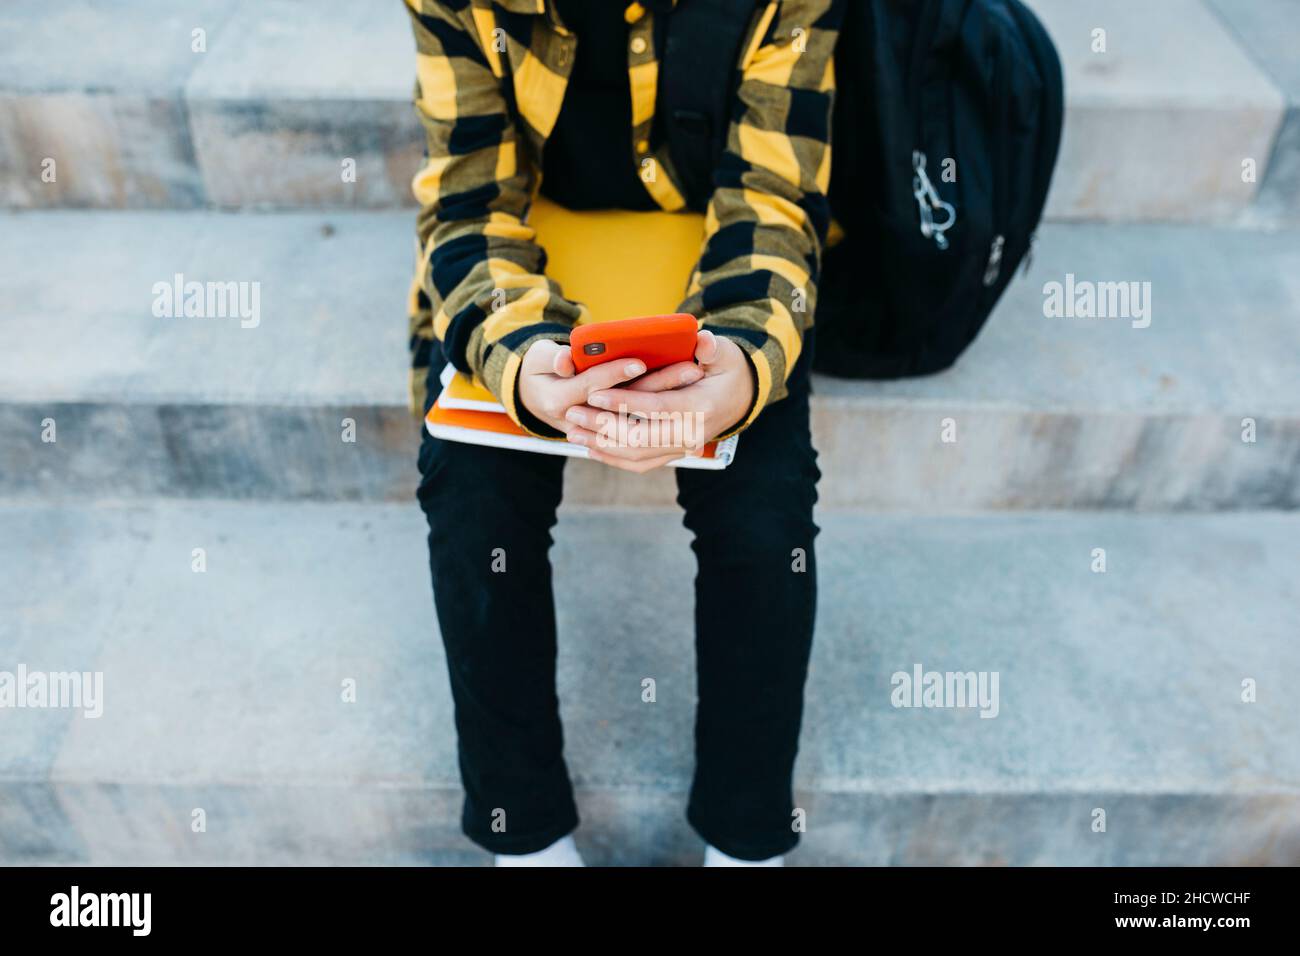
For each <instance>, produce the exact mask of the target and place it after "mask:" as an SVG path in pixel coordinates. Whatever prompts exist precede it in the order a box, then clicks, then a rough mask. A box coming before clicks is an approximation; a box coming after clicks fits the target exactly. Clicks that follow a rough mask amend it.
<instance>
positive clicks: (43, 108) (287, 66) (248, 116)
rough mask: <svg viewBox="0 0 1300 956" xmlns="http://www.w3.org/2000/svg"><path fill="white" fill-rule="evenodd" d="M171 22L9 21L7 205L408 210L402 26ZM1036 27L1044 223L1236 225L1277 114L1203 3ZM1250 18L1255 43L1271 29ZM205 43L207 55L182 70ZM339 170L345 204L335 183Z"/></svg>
mask: <svg viewBox="0 0 1300 956" xmlns="http://www.w3.org/2000/svg"><path fill="white" fill-rule="evenodd" d="M173 6H174V5H167V4H164V3H162V2H161V0H149V2H148V3H144V4H134V5H132V7H131V8H130V10H129V11H124V10H118V9H114V10H113V11H112V13H109V12H107V11H105V10H99V9H96V8H95V7H94V5H92V4H90V3H88V2H84V0H83V2H77V3H70V4H64V5H63V7H62V9H61V10H60V11H59V12H57V13H53V14H52V13H50V12H49V11H48V10H47V5H46V4H42V3H38V2H35V0H16V2H13V3H10V4H7V5H6V10H5V11H4V12H3V13H0V26H3V27H4V28H5V29H0V35H4V36H5V37H6V38H12V39H0V64H3V65H4V67H5V69H4V70H3V75H4V77H5V79H4V80H3V82H0V158H2V159H3V160H4V161H3V162H0V169H4V170H5V171H6V173H5V175H4V176H3V177H2V178H0V203H3V204H4V205H6V206H10V207H20V208H27V207H51V206H66V205H73V206H85V205H89V206H97V207H115V208H116V207H152V208H159V207H183V208H192V207H195V206H203V205H215V206H218V207H241V208H242V207H259V206H267V205H272V206H280V207H290V208H292V207H313V208H314V207H320V206H330V207H339V206H343V207H382V206H391V205H394V204H409V203H410V202H411V197H410V190H409V182H410V178H411V175H412V174H413V173H414V171H415V169H416V168H417V166H418V163H419V156H420V149H421V137H420V132H419V128H418V123H417V122H416V120H415V117H414V114H413V112H412V110H411V108H410V104H409V96H410V89H411V83H412V78H413V66H414V59H413V44H412V40H411V37H410V35H409V28H408V26H407V22H406V18H405V15H404V13H403V11H402V8H401V5H400V4H397V3H392V4H385V5H382V6H380V7H375V8H373V9H372V8H371V7H369V6H365V5H358V4H354V3H349V2H347V0H317V2H316V3H315V5H314V6H313V8H312V10H313V13H312V15H311V16H307V15H305V14H304V12H303V10H302V8H301V5H300V4H298V3H294V2H290V0H273V2H268V0H240V2H236V3H229V4H216V3H210V2H209V3H205V4H201V5H199V6H198V7H194V8H187V9H186V11H185V12H178V11H176V10H174V9H172V7H173ZM1032 6H1033V7H1034V8H1035V9H1036V10H1037V11H1038V12H1039V13H1040V14H1041V15H1042V17H1043V19H1044V21H1045V22H1046V25H1047V27H1048V29H1049V31H1050V32H1051V33H1052V34H1053V36H1054V37H1055V39H1056V41H1057V43H1058V45H1059V46H1060V49H1061V54H1062V59H1063V61H1064V64H1065V70H1066V78H1067V100H1068V106H1069V109H1068V115H1067V123H1066V132H1065V141H1064V144H1063V150H1062V156H1061V165H1060V169H1059V171H1058V173H1057V176H1056V185H1055V188H1054V190H1053V195H1052V197H1051V201H1050V203H1049V214H1050V215H1051V216H1053V217H1056V218H1066V219H1102V220H1120V221H1136V220H1177V221H1214V220H1222V219H1225V218H1231V217H1234V216H1236V215H1237V214H1239V213H1241V212H1242V211H1243V210H1244V209H1246V208H1247V207H1248V205H1249V203H1250V202H1251V199H1252V197H1253V196H1254V194H1255V191H1256V187H1255V185H1254V184H1252V183H1243V182H1242V179H1241V161H1242V159H1243V158H1247V157H1251V158H1255V159H1256V160H1257V161H1258V164H1259V172H1260V174H1261V177H1262V176H1263V175H1264V173H1265V171H1266V169H1267V167H1268V160H1269V150H1270V145H1271V144H1272V142H1273V138H1274V135H1275V133H1276V131H1277V129H1278V127H1279V124H1280V122H1281V118H1282V114H1283V110H1284V107H1283V97H1282V95H1281V93H1279V92H1278V88H1277V85H1276V84H1275V83H1274V81H1272V80H1270V78H1269V76H1268V74H1269V72H1270V71H1269V69H1268V68H1267V64H1265V66H1264V68H1261V67H1260V66H1259V65H1257V64H1256V63H1255V62H1253V61H1252V59H1251V57H1250V56H1248V55H1247V53H1246V52H1245V51H1244V50H1243V49H1242V45H1241V44H1240V43H1238V41H1237V40H1236V39H1235V38H1234V34H1233V32H1232V31H1231V30H1230V28H1229V27H1228V26H1225V24H1224V23H1222V22H1221V21H1220V20H1219V19H1218V18H1216V17H1215V16H1214V15H1212V14H1211V13H1210V12H1209V9H1208V8H1207V7H1206V6H1205V4H1204V3H1203V2H1202V0H1148V2H1145V3H1140V4H1138V3H1129V2H1125V0H1095V2H1093V3H1090V4H1078V3H1074V2H1072V0H1032ZM1272 9H1273V8H1270V11H1271V10H1272ZM1245 16H1246V18H1248V19H1249V18H1253V20H1254V21H1255V22H1259V23H1265V24H1266V23H1267V22H1268V18H1269V17H1270V16H1272V13H1271V12H1270V13H1264V14H1247V15H1245ZM200 26H201V27H203V28H204V29H206V30H207V40H208V43H207V50H206V52H205V53H202V54H195V53H192V52H191V51H190V44H191V31H192V30H193V29H195V28H196V27H200ZM1096 28H1103V29H1105V30H1106V31H1107V43H1108V46H1107V50H1108V52H1106V53H1105V54H1095V53H1093V52H1092V50H1091V43H1092V31H1093V30H1094V29H1096ZM1274 46H1275V47H1276V48H1278V49H1280V50H1282V51H1285V50H1286V49H1287V47H1286V46H1285V45H1284V44H1281V43H1280V42H1277V41H1274ZM123 50H130V51H131V55H130V56H123V55H122V51H123ZM74 52H75V54H76V55H75V56H74V55H72V54H73V53H74ZM1283 82H1285V77H1283V78H1282V79H1281V80H1279V81H1278V83H1283ZM1285 155H1288V156H1289V155H1290V154H1289V153H1287V154H1285ZM45 156H56V157H57V158H59V160H60V165H61V166H62V167H63V168H64V170H65V172H64V173H63V176H62V178H61V179H60V181H59V184H58V185H57V187H55V186H53V185H51V184H47V183H42V182H41V181H40V179H39V175H38V174H39V168H40V161H41V159H42V158H44V157H45ZM346 159H353V160H355V162H356V170H357V179H356V182H355V183H347V182H344V181H343V178H342V176H341V172H342V163H343V161H344V160H346ZM1280 161H1282V162H1283V165H1284V166H1285V165H1287V161H1286V160H1285V157H1284V156H1283V157H1282V158H1281V159H1280ZM1287 168H1289V166H1288V167H1287ZM1289 175H1290V174H1287V176H1289ZM1283 178H1284V179H1286V181H1288V182H1289V181H1290V180H1289V179H1287V177H1286V176H1284V177H1283Z"/></svg>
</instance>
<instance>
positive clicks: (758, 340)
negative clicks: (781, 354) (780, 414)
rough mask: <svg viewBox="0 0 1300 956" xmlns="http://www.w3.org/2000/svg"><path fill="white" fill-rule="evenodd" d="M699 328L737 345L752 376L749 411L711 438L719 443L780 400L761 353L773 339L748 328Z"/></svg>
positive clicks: (768, 365)
mask: <svg viewBox="0 0 1300 956" xmlns="http://www.w3.org/2000/svg"><path fill="white" fill-rule="evenodd" d="M701 328H704V329H708V330H709V331H710V332H712V333H713V334H714V335H718V336H721V337H723V338H728V339H731V341H733V342H735V343H736V344H737V345H739V346H740V350H741V351H742V352H744V353H745V357H746V358H747V359H749V370H750V372H751V373H752V374H753V376H754V401H753V403H752V404H751V405H750V406H749V411H747V412H746V413H745V415H744V417H743V418H741V420H740V421H739V422H737V423H736V424H735V426H734V427H732V428H729V429H727V430H726V431H725V432H723V433H722V434H721V435H718V436H717V438H715V439H714V440H715V441H721V440H722V439H724V438H730V437H731V436H732V435H735V434H737V433H739V432H741V431H744V430H745V429H746V428H748V427H749V426H750V425H752V424H753V423H754V419H756V418H758V414H759V412H761V411H762V410H763V409H764V408H766V407H767V406H768V405H770V404H771V403H772V401H773V400H774V398H779V397H780V395H777V394H776V389H774V388H773V383H772V365H771V363H770V362H769V361H768V360H767V355H766V353H765V351H764V346H766V345H767V344H768V342H769V341H771V340H772V337H771V336H770V335H768V334H767V333H766V332H758V333H755V332H753V331H751V330H749V329H735V328H728V327H726V326H716V325H709V324H708V323H707V322H706V323H705V324H704V325H703V326H702V327H701ZM782 394H784V389H782Z"/></svg>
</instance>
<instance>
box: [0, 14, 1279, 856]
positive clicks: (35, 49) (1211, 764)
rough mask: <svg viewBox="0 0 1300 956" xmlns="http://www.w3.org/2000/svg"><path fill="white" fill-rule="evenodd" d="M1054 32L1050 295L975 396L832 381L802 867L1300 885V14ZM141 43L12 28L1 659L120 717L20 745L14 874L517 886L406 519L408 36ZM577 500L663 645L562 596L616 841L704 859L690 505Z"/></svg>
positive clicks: (45, 725)
mask: <svg viewBox="0 0 1300 956" xmlns="http://www.w3.org/2000/svg"><path fill="white" fill-rule="evenodd" d="M1033 6H1035V8H1036V9H1038V10H1039V11H1040V12H1041V13H1042V14H1043V16H1044V19H1045V21H1046V23H1047V24H1048V27H1049V29H1051V31H1052V32H1053V34H1054V36H1055V37H1056V39H1057V42H1058V45H1059V46H1060V48H1061V51H1062V57H1063V60H1064V62H1065V64H1066V68H1067V84H1068V90H1069V93H1068V99H1069V107H1070V109H1069V113H1068V123H1067V131H1066V139H1065V144H1064V151H1063V158H1062V165H1061V168H1060V171H1059V172H1058V176H1057V180H1056V187H1055V190H1054V193H1053V198H1052V201H1051V203H1050V206H1049V214H1050V216H1049V218H1050V222H1049V223H1048V224H1047V225H1046V226H1045V227H1044V229H1043V231H1042V234H1041V236H1040V241H1039V243H1038V250H1037V253H1036V256H1035V259H1034V261H1033V263H1032V265H1031V266H1030V267H1029V269H1028V270H1027V272H1026V274H1025V276H1023V277H1022V278H1019V279H1017V280H1016V282H1014V283H1013V284H1012V286H1011V288H1010V290H1009V291H1008V294H1007V296H1006V297H1005V299H1004V301H1003V302H1002V303H1001V304H1000V306H999V308H998V310H997V312H996V313H995V315H994V316H993V318H992V319H991V320H990V323H989V326H988V328H987V329H986V330H985V332H984V333H983V334H982V335H981V337H980V339H979V340H978V341H977V342H976V343H975V345H974V346H973V347H972V348H971V350H970V351H969V352H968V354H967V355H966V356H965V357H964V358H963V359H962V361H961V362H960V363H959V364H958V366H957V367H956V368H954V369H953V370H951V371H949V372H946V373H944V374H942V375H939V376H935V377H932V378H927V379H919V380H913V381H908V382H895V383H863V382H844V381H835V380H829V379H820V380H818V382H817V395H816V397H815V409H814V416H815V421H814V428H815V431H816V436H817V442H818V446H819V448H820V450H821V452H822V460H821V464H822V470H823V472H824V473H825V475H826V478H825V480H824V483H823V485H822V489H821V490H822V499H821V512H820V515H819V521H820V523H821V525H822V527H823V528H824V533H823V535H822V539H821V551H820V556H821V567H820V576H821V582H822V592H821V602H820V607H821V612H820V618H819V625H818V635H817V641H816V644H815V649H814V658H813V665H812V674H811V677H810V681H809V687H808V712H807V715H806V722H805V729H804V736H803V748H802V751H801V756H800V761H799V765H798V770H797V779H796V783H797V787H798V799H799V804H800V806H801V807H803V808H804V809H805V810H807V812H808V833H807V835H806V837H805V840H804V843H803V845H802V847H801V849H800V850H798V851H797V852H796V854H795V855H794V856H792V858H791V862H792V863H803V864H807V865H817V864H825V863H868V864H926V863H940V864H942V863H963V864H966V863H969V864H1000V863H1008V864H1079V865H1090V864H1101V865H1130V864H1160V863H1165V864H1198V863H1273V864H1280V863H1290V864H1294V863H1297V862H1300V735H1297V733H1296V731H1297V720H1296V716H1295V708H1294V706H1293V702H1292V699H1291V698H1290V696H1289V694H1290V692H1291V691H1292V689H1293V688H1294V687H1295V686H1296V684H1297V682H1298V681H1300V644H1297V641H1296V636H1297V632H1298V629H1300V611H1297V608H1300V593H1297V591H1298V585H1297V582H1300V547H1297V545H1296V542H1297V540H1300V516H1297V514H1296V511H1295V509H1296V508H1297V506H1298V505H1300V322H1297V321H1296V319H1297V317H1298V316H1300V282H1297V279H1296V277H1297V276H1300V204H1298V200H1297V196H1300V188H1298V187H1300V132H1298V131H1300V121H1298V120H1297V113H1296V104H1297V102H1300V66H1297V63H1298V62H1300V58H1297V57H1296V55H1295V53H1294V50H1295V49H1296V42H1297V41H1298V40H1300V17H1296V16H1295V14H1296V13H1298V12H1300V6H1297V4H1296V3H1295V2H1294V0H1252V2H1249V3H1247V2H1244V0H1149V2H1145V3H1142V4H1133V3H1124V2H1122V0H1097V2H1090V3H1086V4H1081V3H1072V2H1069V0H1050V2H1049V0H1036V2H1034V3H1033ZM121 7H122V9H117V8H116V7H114V6H105V5H102V4H99V5H96V4H90V3H69V4H62V5H59V7H58V8H57V9H51V8H49V5H47V4H41V3H36V2H29V0H10V2H9V3H7V4H5V5H4V6H3V7H0V66H3V69H0V77H2V78H3V79H0V204H3V206H5V207H7V210H8V211H5V212H0V562H2V564H0V570H2V571H3V573H0V672H5V671H12V670H14V669H15V668H16V666H17V665H19V664H24V665H26V667H27V668H29V669H32V670H44V671H72V670H76V671H98V672H102V673H103V675H104V687H105V700H104V712H103V716H102V717H99V718H97V719H87V718H84V717H82V716H81V715H80V714H78V713H76V712H73V711H67V710H52V709H9V708H0V862H8V863H53V862H73V863H79V862H92V863H159V862H177V863H235V862H254V863H347V862H362V863H422V864H423V863H465V864H474V863H481V862H484V861H485V859H486V857H485V855H484V854H482V853H480V852H478V851H477V850H476V849H475V848H474V847H472V845H470V844H469V843H468V842H467V841H466V840H464V838H463V837H461V836H460V834H459V830H458V813H459V791H458V787H459V783H458V777H457V772H456V760H455V744H454V739H453V737H452V735H451V713H450V700H449V695H448V692H447V680H446V673H445V669H444V668H445V665H444V662H443V659H442V651H441V645H440V641H439V638H438V634H437V627H436V623H435V621H434V617H433V609H432V602H431V599H430V596H429V587H428V582H427V573H426V565H425V556H424V554H423V547H424V545H423V519H422V517H421V515H420V514H419V512H418V509H417V508H416V507H415V504H414V501H413V498H412V493H413V488H414V484H415V477H416V476H415V465H414V447H415V443H416V440H417V431H416V427H415V425H414V423H413V422H412V421H411V419H410V417H409V415H408V414H407V412H406V410H405V394H404V391H405V371H404V363H405V342H404V332H405V329H404V318H403V304H404V293H405V288H406V282H407V279H408V277H409V267H410V256H411V252H410V246H411V240H410V237H411V232H412V213H411V210H410V209H409V208H397V207H400V206H404V205H405V204H406V203H408V201H409V200H408V195H407V181H408V180H409V176H410V172H411V170H412V169H413V168H414V165H415V163H416V162H417V161H418V154H419V145H418V140H417V136H416V131H415V128H414V124H413V121H412V118H411V116H410V111H409V106H408V104H407V97H408V95H409V90H410V82H411V71H410V68H409V64H410V62H411V55H410V54H411V51H410V41H409V39H408V37H407V33H406V26H405V23H404V20H403V16H404V15H403V14H402V12H401V9H400V4H399V3H397V2H396V0H394V2H392V3H389V4H385V5H382V6H379V5H376V6H374V7H370V6H363V5H359V4H350V3H343V2H334V0H326V2H322V0H318V2H315V3H310V4H308V3H306V2H295V0H264V2H258V3H253V2H234V3H221V2H216V0H199V2H194V3H190V4H187V5H186V6H185V7H184V8H183V9H182V8H179V7H178V6H177V5H176V4H169V3H163V2H160V0H159V2H155V0H138V2H136V3H133V4H131V5H129V7H128V6H127V5H121ZM196 28H201V29H202V30H203V31H204V34H203V39H204V41H205V43H206V52H203V53H194V52H191V43H192V40H193V31H194V30H195V29H196ZM1096 29H1104V30H1105V31H1106V34H1105V39H1106V43H1107V52H1106V53H1105V54H1095V53H1093V52H1092V44H1093V42H1094V36H1093V31H1094V30H1096ZM125 50H130V51H131V55H130V56H128V57H124V56H123V51H125ZM45 158H52V159H54V160H55V164H56V166H55V169H56V170H57V173H56V179H55V181H54V182H44V181H42V177H41V172H42V162H43V160H44V159H45ZM344 159H353V160H355V162H356V168H357V181H356V182H355V183H344V182H342V180H341V178H340V176H339V169H340V163H341V162H342V161H343V160H344ZM1247 159H1253V160H1255V161H1256V171H1257V175H1256V177H1255V180H1254V181H1253V182H1243V181H1242V178H1241V170H1242V168H1243V167H1242V163H1243V161H1244V160H1247ZM176 273H181V274H184V275H185V276H187V277H189V278H198V279H213V280H221V281H225V280H235V281H248V282H257V283H259V287H260V294H261V311H260V316H259V321H258V323H257V325H256V327H253V328H241V327H240V323H239V320H237V319H194V318H190V319H186V318H176V319H159V318H154V317H153V316H152V315H151V313H150V305H151V302H152V299H153V294H152V292H151V289H152V287H153V286H154V284H155V283H157V282H170V281H171V278H172V276H173V275H174V274H176ZM1067 276H1073V277H1075V280H1077V281H1093V282H1129V281H1133V282H1139V283H1145V282H1149V283H1150V287H1149V288H1150V290H1151V291H1150V299H1149V301H1150V303H1151V313H1150V323H1149V325H1146V326H1145V327H1141V326H1142V325H1143V322H1142V321H1138V320H1129V319H1070V318H1049V317H1047V316H1046V315H1045V311H1044V299H1045V296H1044V292H1043V289H1044V285H1045V284H1046V283H1049V282H1066V281H1067ZM51 419H52V420H53V422H54V423H55V426H56V428H57V441H55V442H53V443H49V442H46V441H43V440H42V430H43V429H44V428H45V427H46V426H45V425H43V422H45V421H46V420H51ZM345 419H350V420H351V421H352V422H354V423H355V434H356V441H355V442H344V441H342V440H341V432H342V428H343V422H344V420H345ZM946 419H951V420H952V423H953V425H954V427H955V429H956V441H954V442H945V441H944V440H943V429H944V422H945V420H946ZM1252 431H1253V434H1252ZM1243 435H1246V436H1248V437H1253V438H1254V440H1253V441H1245V440H1243ZM743 453H744V445H743V441H742V444H741V447H740V454H743ZM568 481H569V488H568V492H567V496H566V507H565V512H564V515H563V518H562V520H561V522H560V526H559V528H558V530H557V546H556V551H555V563H556V566H557V580H559V581H564V580H566V579H570V580H571V579H573V577H575V576H576V575H578V574H590V573H591V572H590V569H591V568H592V567H593V566H594V567H597V568H598V567H600V566H601V565H602V564H605V563H607V561H608V560H609V559H610V558H612V556H613V555H614V554H615V553H616V552H617V553H619V554H620V555H624V556H625V555H626V552H627V548H626V543H627V542H636V545H637V547H636V548H635V549H634V551H633V553H634V554H635V560H636V562H637V573H636V574H635V575H633V576H632V580H631V581H629V582H610V584H611V586H612V588H613V589H614V593H615V594H616V595H617V601H616V602H615V603H614V604H613V605H612V606H616V607H617V608H618V613H613V612H612V611H609V612H600V613H598V614H596V615H592V614H590V612H589V611H583V610H582V609H580V607H579V604H578V602H576V601H574V600H572V598H571V596H570V595H569V593H567V592H566V591H564V590H563V589H561V590H560V591H559V593H558V604H559V615H560V626H561V635H562V637H561V660H560V691H561V699H562V704H563V708H564V714H565V718H566V743H567V753H568V755H569V760H570V766H571V770H572V772H573V774H574V777H575V782H576V784H577V786H578V789H579V805H580V809H581V811H582V814H583V817H584V826H583V829H582V830H581V831H580V832H579V842H580V843H581V845H582V846H583V848H584V850H585V851H586V852H587V854H588V857H589V859H591V860H593V861H596V862H604V863H618V864H623V863H678V864H690V863H693V862H696V861H697V860H698V856H699V853H700V846H699V843H698V841H697V839H696V838H695V837H694V836H693V834H692V832H691V831H690V830H689V828H688V827H687V826H686V824H685V821H684V819H683V818H682V809H683V806H684V801H685V788H686V786H687V784H688V782H689V774H690V767H691V754H690V740H691V720H692V712H693V700H694V674H693V667H692V654H691V608H690V597H689V596H690V594H691V590H690V578H691V566H690V561H689V556H688V555H689V552H688V550H687V544H688V540H689V538H688V534H687V532H686V531H685V530H684V529H682V528H681V527H680V523H679V521H678V520H677V517H676V514H675V511H674V509H673V506H672V495H673V486H672V479H671V475H669V474H667V473H662V474H658V475H652V476H648V477H646V478H643V479H637V478H635V477H632V476H627V475H622V474H616V473H613V472H609V471H607V470H606V469H602V468H600V467H598V466H594V465H589V464H588V463H585V462H574V463H571V465H570V468H569V471H568ZM195 548H202V549H204V554H205V556H206V562H207V566H206V571H205V572H204V573H201V574H197V573H194V571H193V570H192V561H193V557H192V554H193V551H194V549H195ZM1097 549H1103V550H1104V552H1105V560H1106V570H1105V572H1104V573H1099V572H1098V571H1097V570H1096V567H1097V560H1098V559H1097ZM917 664H920V665H922V666H923V667H924V668H925V669H927V670H940V671H963V672H965V671H976V672H986V673H993V672H996V673H997V674H998V675H999V681H1000V685H999V686H1000V692H1001V693H1000V703H999V709H998V715H997V718H996V719H989V720H984V719H980V718H979V716H978V714H977V713H976V712H974V711H972V710H942V709H911V708H895V707H894V706H892V705H891V700H890V694H891V675H893V674H894V673H895V672H899V671H902V672H910V671H911V669H912V668H913V666H914V665H917ZM645 677H653V678H654V679H655V680H656V684H657V688H658V701H657V703H654V704H646V703H643V702H642V701H641V684H640V682H641V680H642V679H643V678H645ZM349 680H350V681H355V685H356V688H357V697H356V701H355V703H345V702H343V701H342V699H341V690H340V689H341V686H342V684H343V682H344V681H349ZM1243 682H1253V686H1254V687H1255V690H1256V695H1257V696H1256V699H1255V700H1254V701H1253V702H1249V703H1247V702H1245V701H1243ZM195 809H202V810H203V811H204V813H205V815H206V822H207V829H206V832H203V833H195V832H193V830H192V828H191V820H192V814H193V812H194V810H195ZM1097 810H1103V811H1104V812H1105V820H1106V829H1105V831H1104V832H1097V831H1096V830H1095V829H1094V821H1095V820H1096V819H1097V814H1096V811H1097Z"/></svg>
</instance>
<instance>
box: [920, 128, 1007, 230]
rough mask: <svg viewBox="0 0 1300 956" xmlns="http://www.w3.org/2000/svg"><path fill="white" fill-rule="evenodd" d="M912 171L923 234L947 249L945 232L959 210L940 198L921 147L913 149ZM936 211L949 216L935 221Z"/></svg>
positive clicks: (955, 219)
mask: <svg viewBox="0 0 1300 956" xmlns="http://www.w3.org/2000/svg"><path fill="white" fill-rule="evenodd" d="M912 172H913V175H912V196H913V197H914V198H915V199H916V206H917V208H918V209H919V210H920V212H921V235H923V236H925V238H927V239H933V240H934V244H935V245H936V246H938V247H939V248H940V249H941V250H942V249H947V248H948V240H947V238H946V237H945V236H944V233H945V232H947V231H948V230H949V229H951V228H952V224H953V223H954V222H956V221H957V210H956V209H954V208H953V207H952V204H951V203H946V202H944V201H943V200H942V199H940V198H939V194H938V193H937V192H935V190H934V184H933V183H932V182H930V177H929V176H928V175H927V174H926V171H925V153H923V152H921V151H920V150H919V149H914V150H912ZM935 212H942V213H946V214H947V218H946V219H944V221H942V222H935V221H934V213H935ZM999 255H1000V253H999Z"/></svg>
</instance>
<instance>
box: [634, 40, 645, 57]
mask: <svg viewBox="0 0 1300 956" xmlns="http://www.w3.org/2000/svg"><path fill="white" fill-rule="evenodd" d="M645 48H646V42H645V37H633V38H632V52H633V53H636V54H638V55H639V54H642V53H644V52H645Z"/></svg>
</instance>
